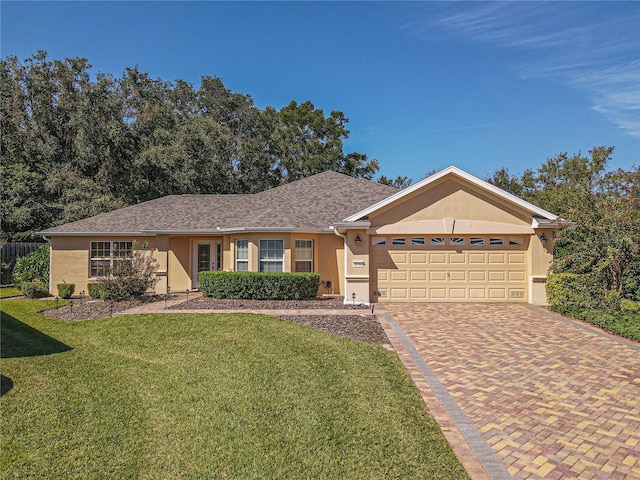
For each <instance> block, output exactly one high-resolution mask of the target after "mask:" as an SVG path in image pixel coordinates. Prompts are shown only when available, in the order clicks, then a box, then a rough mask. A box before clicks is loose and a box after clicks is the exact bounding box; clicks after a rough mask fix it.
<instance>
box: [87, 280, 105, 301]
mask: <svg viewBox="0 0 640 480" xmlns="http://www.w3.org/2000/svg"><path fill="white" fill-rule="evenodd" d="M100 290H102V282H89V283H87V293H88V294H89V296H90V297H91V298H100Z"/></svg>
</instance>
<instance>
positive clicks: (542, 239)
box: [540, 233, 547, 245]
mask: <svg viewBox="0 0 640 480" xmlns="http://www.w3.org/2000/svg"><path fill="white" fill-rule="evenodd" d="M540 241H541V242H542V244H543V245H546V244H547V236H546V235H545V234H544V233H543V234H542V235H540Z"/></svg>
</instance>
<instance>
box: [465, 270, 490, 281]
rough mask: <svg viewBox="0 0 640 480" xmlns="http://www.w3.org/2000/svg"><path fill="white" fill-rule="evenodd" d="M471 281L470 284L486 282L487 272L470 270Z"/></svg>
mask: <svg viewBox="0 0 640 480" xmlns="http://www.w3.org/2000/svg"><path fill="white" fill-rule="evenodd" d="M469 281H470V282H486V281H487V271H486V270H470V271H469Z"/></svg>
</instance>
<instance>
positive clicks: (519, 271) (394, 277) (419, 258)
mask: <svg viewBox="0 0 640 480" xmlns="http://www.w3.org/2000/svg"><path fill="white" fill-rule="evenodd" d="M394 248H396V249H395V250H393V249H389V250H387V251H379V252H376V255H374V256H372V259H373V260H372V269H373V272H372V275H371V276H372V280H373V282H374V283H373V284H372V288H375V289H376V290H377V291H379V292H385V295H380V297H379V299H380V301H383V302H384V301H387V302H410V301H416V302H421V301H422V302H424V301H433V302H447V301H451V302H468V301H472V302H473V301H480V302H482V301H484V302H501V301H526V300H527V291H528V285H527V278H528V277H527V256H526V254H525V253H524V252H522V251H508V250H498V249H491V247H484V248H486V250H479V249H478V250H474V248H473V247H470V248H467V249H466V250H464V249H463V250H462V251H460V250H454V249H446V250H445V249H443V248H442V247H435V250H434V249H433V247H432V248H431V249H430V248H429V246H427V247H426V248H422V249H417V248H411V249H407V250H398V249H397V247H394ZM376 277H377V278H376Z"/></svg>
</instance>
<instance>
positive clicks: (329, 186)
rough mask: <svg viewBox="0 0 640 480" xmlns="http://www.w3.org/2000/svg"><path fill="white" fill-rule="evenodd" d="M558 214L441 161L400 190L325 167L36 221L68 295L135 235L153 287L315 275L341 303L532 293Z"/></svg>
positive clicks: (54, 280) (514, 297) (538, 295)
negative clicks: (237, 187)
mask: <svg viewBox="0 0 640 480" xmlns="http://www.w3.org/2000/svg"><path fill="white" fill-rule="evenodd" d="M559 220H560V219H559V218H558V217H557V216H556V215H554V214H552V213H550V212H547V211H545V210H543V209H542V208H539V207H537V206H535V205H532V204H531V203H528V202H526V201H524V200H522V199H520V198H518V197H516V196H514V195H512V194H510V193H507V192H505V191H503V190H501V189H500V188H497V187H495V186H494V185H491V184H490V183H488V182H485V181H484V180H481V179H479V178H477V177H475V176H473V175H471V174H469V173H467V172H465V171H463V170H461V169H459V168H457V167H455V166H450V167H448V168H445V169H444V170H442V171H440V172H438V173H436V174H433V175H431V176H429V177H427V178H425V179H424V180H422V181H420V182H417V183H416V184H414V185H412V186H410V187H409V188H406V189H404V190H400V191H398V190H396V189H395V188H392V187H389V186H386V185H382V184H380V183H376V182H372V181H369V180H365V179H357V178H352V177H349V176H346V175H343V174H340V173H336V172H332V171H328V172H324V173H320V174H317V175H314V176H312V177H308V178H305V179H302V180H299V181H296V182H292V183H289V184H286V185H282V186H280V187H277V188H273V189H271V190H267V191H264V192H261V193H255V194H248V195H171V196H167V197H163V198H159V199H156V200H151V201H148V202H145V203H140V204H138V205H133V206H130V207H126V208H122V209H119V210H115V211H113V212H109V213H105V214H102V215H97V216H94V217H90V218H86V219H84V220H79V221H76V222H72V223H68V224H66V225H61V226H57V227H53V228H50V229H47V230H44V231H42V232H39V234H40V235H42V236H43V237H44V238H46V239H47V240H48V241H49V242H50V244H51V275H50V279H51V280H50V282H51V285H50V289H51V292H52V293H55V289H56V285H57V284H58V283H62V282H69V283H75V284H76V292H79V291H81V290H85V291H86V290H87V283H88V282H91V281H94V280H95V279H96V278H99V277H100V276H102V275H104V274H105V273H106V272H108V271H109V270H108V269H109V267H110V266H111V265H112V264H113V262H114V261H117V260H118V259H121V258H126V256H127V255H130V254H131V250H132V248H133V245H135V242H137V243H138V244H139V245H143V244H146V245H147V246H148V248H149V249H150V250H151V252H152V254H153V256H154V257H155V258H156V260H157V261H158V265H159V268H158V270H157V272H156V276H157V280H158V281H157V284H156V286H155V291H156V293H159V294H164V293H166V292H167V291H171V292H180V291H186V290H187V289H189V290H193V289H197V288H198V272H199V271H202V270H227V271H264V272H276V271H284V272H300V271H302V272H316V273H318V274H320V278H321V286H320V290H319V292H318V293H319V294H320V295H323V294H334V295H342V296H343V297H344V300H345V302H351V301H353V300H355V301H356V302H528V303H532V304H545V303H546V295H545V288H544V283H545V280H546V276H547V273H548V271H549V267H550V265H551V262H552V251H553V241H554V236H555V235H554V233H555V229H556V228H557V227H558V225H559Z"/></svg>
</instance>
